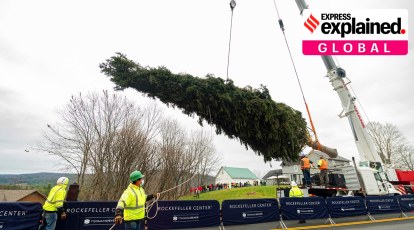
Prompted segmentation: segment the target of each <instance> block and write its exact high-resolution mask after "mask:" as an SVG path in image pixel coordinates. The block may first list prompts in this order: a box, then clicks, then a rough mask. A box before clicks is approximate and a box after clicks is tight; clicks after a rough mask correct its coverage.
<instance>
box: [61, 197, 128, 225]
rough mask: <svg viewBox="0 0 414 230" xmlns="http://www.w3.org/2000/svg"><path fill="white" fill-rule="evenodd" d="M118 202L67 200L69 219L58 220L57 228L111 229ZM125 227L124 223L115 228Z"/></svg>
mask: <svg viewBox="0 0 414 230" xmlns="http://www.w3.org/2000/svg"><path fill="white" fill-rule="evenodd" d="M116 204H117V202H115V201H103V202H73V201H70V202H66V205H65V206H66V213H67V219H66V220H64V221H58V223H57V226H56V230H73V229H77V230H79V229H87V230H99V229H109V228H110V227H111V226H112V225H113V224H114V216H115V208H116ZM113 229H114V230H115V229H116V230H121V229H124V224H122V225H118V226H116V227H114V228H113Z"/></svg>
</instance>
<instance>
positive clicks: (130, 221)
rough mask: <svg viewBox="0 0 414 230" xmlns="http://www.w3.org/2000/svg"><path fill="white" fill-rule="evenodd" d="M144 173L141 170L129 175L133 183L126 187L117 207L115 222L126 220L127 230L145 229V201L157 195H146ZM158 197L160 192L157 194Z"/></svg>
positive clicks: (119, 222)
mask: <svg viewBox="0 0 414 230" xmlns="http://www.w3.org/2000/svg"><path fill="white" fill-rule="evenodd" d="M143 177H144V175H143V174H142V173H141V172H140V171H134V172H132V173H131V175H130V176H129V180H130V181H131V183H130V184H129V186H128V188H127V189H125V191H124V193H123V194H122V196H121V198H120V199H119V201H118V205H117V207H116V209H115V220H114V221H115V224H122V219H124V221H125V229H126V230H141V229H144V227H143V225H144V218H145V202H146V201H149V200H151V199H153V198H154V197H155V195H153V194H151V195H148V196H147V195H146V194H145V191H144V189H143V188H142V186H143V185H144V179H143ZM156 196H157V199H158V198H159V197H160V194H159V193H157V194H156Z"/></svg>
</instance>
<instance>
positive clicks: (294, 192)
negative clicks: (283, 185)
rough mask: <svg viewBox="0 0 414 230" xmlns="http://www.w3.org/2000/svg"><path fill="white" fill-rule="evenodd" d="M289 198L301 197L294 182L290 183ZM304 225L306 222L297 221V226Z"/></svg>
mask: <svg viewBox="0 0 414 230" xmlns="http://www.w3.org/2000/svg"><path fill="white" fill-rule="evenodd" d="M290 187H291V188H290V191H289V197H303V191H302V190H301V189H300V188H299V187H298V185H297V184H296V182H294V181H292V182H291V183H290ZM303 223H306V220H299V224H303Z"/></svg>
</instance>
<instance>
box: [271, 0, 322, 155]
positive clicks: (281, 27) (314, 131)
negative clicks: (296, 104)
mask: <svg viewBox="0 0 414 230" xmlns="http://www.w3.org/2000/svg"><path fill="white" fill-rule="evenodd" d="M273 4H274V6H275V10H276V13H277V17H278V21H279V26H280V29H281V30H282V33H283V37H284V38H285V43H286V47H287V49H288V51H289V56H290V60H291V62H292V65H293V69H294V70H295V75H296V79H297V81H298V84H299V88H300V92H301V94H302V98H303V102H304V103H305V107H306V112H307V113H308V117H309V122H310V124H311V127H312V131H313V134H314V135H315V141H316V143H317V145H318V149H319V141H318V136H317V135H316V129H315V126H314V125H313V121H312V117H311V114H310V111H309V107H308V103H307V102H306V99H305V94H304V93H303V89H302V84H301V83H300V80H299V75H298V72H297V70H296V65H295V62H294V60H293V57H292V52H291V51H290V47H289V43H288V41H287V38H286V34H285V27H284V25H283V21H282V19H281V18H280V15H279V10H278V9H277V5H276V0H273Z"/></svg>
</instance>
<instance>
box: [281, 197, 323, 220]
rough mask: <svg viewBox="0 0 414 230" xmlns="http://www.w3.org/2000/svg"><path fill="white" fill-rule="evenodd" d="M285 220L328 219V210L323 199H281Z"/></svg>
mask: <svg viewBox="0 0 414 230" xmlns="http://www.w3.org/2000/svg"><path fill="white" fill-rule="evenodd" d="M280 206H281V207H280V210H281V212H282V217H283V219H287V220H306V219H319V218H327V217H328V208H327V207H326V203H325V200H324V199H323V198H322V197H307V198H305V197H303V198H280Z"/></svg>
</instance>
